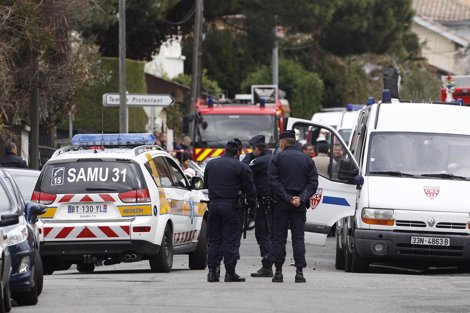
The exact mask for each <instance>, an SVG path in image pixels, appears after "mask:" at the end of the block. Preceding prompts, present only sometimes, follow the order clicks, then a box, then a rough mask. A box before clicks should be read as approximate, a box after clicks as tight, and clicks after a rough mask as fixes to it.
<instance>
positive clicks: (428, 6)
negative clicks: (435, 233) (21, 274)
mask: <svg viewBox="0 0 470 313" xmlns="http://www.w3.org/2000/svg"><path fill="white" fill-rule="evenodd" d="M469 5H470V1H469V0H413V9H414V10H415V12H416V15H417V16H420V17H426V18H430V19H433V20H438V21H464V20H470V6H469Z"/></svg>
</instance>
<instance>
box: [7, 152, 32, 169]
mask: <svg viewBox="0 0 470 313" xmlns="http://www.w3.org/2000/svg"><path fill="white" fill-rule="evenodd" d="M0 164H1V165H2V167H23V168H27V167H28V165H27V164H26V161H25V160H23V159H22V158H20V157H19V156H17V155H15V154H7V155H6V156H5V157H3V158H1V159H0Z"/></svg>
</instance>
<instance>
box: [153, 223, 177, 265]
mask: <svg viewBox="0 0 470 313" xmlns="http://www.w3.org/2000/svg"><path fill="white" fill-rule="evenodd" d="M149 263H150V269H151V270H152V272H157V273H168V272H170V271H171V268H172V267H173V236H172V234H171V228H170V226H169V225H168V224H167V225H166V227H165V232H164V233H163V238H162V244H161V246H160V252H159V253H157V254H154V255H151V256H150V257H149Z"/></svg>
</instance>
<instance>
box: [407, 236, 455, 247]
mask: <svg viewBox="0 0 470 313" xmlns="http://www.w3.org/2000/svg"><path fill="white" fill-rule="evenodd" d="M411 244H412V245H425V246H450V238H442V237H421V236H411Z"/></svg>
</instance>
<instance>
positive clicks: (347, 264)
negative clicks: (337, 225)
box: [343, 236, 352, 272]
mask: <svg viewBox="0 0 470 313" xmlns="http://www.w3.org/2000/svg"><path fill="white" fill-rule="evenodd" d="M349 241H350V237H349V236H346V244H345V246H344V248H343V250H344V271H346V272H351V266H352V254H351V251H350V249H351V244H350V243H349Z"/></svg>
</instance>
